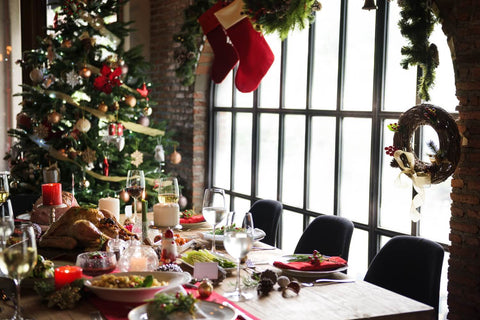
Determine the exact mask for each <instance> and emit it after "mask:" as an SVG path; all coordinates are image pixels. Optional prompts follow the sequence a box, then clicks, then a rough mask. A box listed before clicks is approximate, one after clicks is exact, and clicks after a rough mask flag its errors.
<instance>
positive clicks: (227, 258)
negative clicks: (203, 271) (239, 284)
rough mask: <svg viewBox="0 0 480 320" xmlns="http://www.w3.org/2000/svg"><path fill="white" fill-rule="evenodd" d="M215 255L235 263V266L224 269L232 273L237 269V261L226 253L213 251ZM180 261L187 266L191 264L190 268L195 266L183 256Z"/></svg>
mask: <svg viewBox="0 0 480 320" xmlns="http://www.w3.org/2000/svg"><path fill="white" fill-rule="evenodd" d="M212 254H213V255H216V256H218V257H219V258H222V259H226V260H228V261H231V262H233V263H235V267H232V268H223V267H221V268H222V269H223V270H225V271H226V272H227V273H232V272H233V271H235V270H237V266H236V265H237V262H235V261H233V260H232V259H230V258H229V257H227V256H225V255H220V254H218V253H212ZM179 260H180V261H182V263H184V264H186V265H187V266H189V267H190V268H192V269H193V268H194V266H193V265H191V264H190V263H188V262H186V261H185V260H183V259H182V258H180V259H179ZM240 267H241V266H240Z"/></svg>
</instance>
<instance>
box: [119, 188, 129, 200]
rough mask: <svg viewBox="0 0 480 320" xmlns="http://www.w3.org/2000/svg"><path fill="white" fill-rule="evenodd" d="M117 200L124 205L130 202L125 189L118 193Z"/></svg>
mask: <svg viewBox="0 0 480 320" xmlns="http://www.w3.org/2000/svg"><path fill="white" fill-rule="evenodd" d="M119 198H120V200H122V201H123V202H125V203H127V202H128V201H130V195H129V194H128V192H127V191H125V189H122V191H120V194H119Z"/></svg>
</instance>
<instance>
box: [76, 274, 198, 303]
mask: <svg viewBox="0 0 480 320" xmlns="http://www.w3.org/2000/svg"><path fill="white" fill-rule="evenodd" d="M112 275H115V276H125V275H126V276H129V275H139V276H144V277H145V276H148V275H152V276H153V277H154V278H155V279H157V280H158V281H167V282H168V284H167V285H166V286H162V287H150V288H121V289H119V288H104V287H97V286H93V285H92V281H94V280H97V279H100V278H101V276H98V277H94V278H92V279H89V280H86V281H85V286H86V287H88V288H89V289H90V290H91V291H92V292H93V293H95V294H96V295H97V296H98V297H100V298H102V299H104V300H109V301H116V302H134V303H140V302H144V301H145V300H148V299H151V298H153V296H154V295H155V294H156V293H157V292H159V291H162V290H165V289H169V288H172V287H175V286H178V285H183V284H185V283H187V282H189V281H190V280H191V278H192V277H191V276H190V274H189V273H187V272H161V271H152V272H148V271H144V272H142V271H134V272H118V273H113V274H112Z"/></svg>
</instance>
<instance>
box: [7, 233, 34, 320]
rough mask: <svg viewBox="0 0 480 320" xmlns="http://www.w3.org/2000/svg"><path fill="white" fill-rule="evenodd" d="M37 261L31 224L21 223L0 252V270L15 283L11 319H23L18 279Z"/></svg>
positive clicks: (26, 273)
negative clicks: (13, 308) (13, 310)
mask: <svg viewBox="0 0 480 320" xmlns="http://www.w3.org/2000/svg"><path fill="white" fill-rule="evenodd" d="M36 263H37V245H36V242H35V233H34V231H33V227H32V225H31V224H21V225H19V226H17V227H15V229H14V230H13V232H12V234H11V236H10V238H9V239H8V241H7V244H6V247H5V249H4V250H3V251H1V252H0V270H1V271H2V272H3V273H4V274H6V275H7V276H8V277H9V278H11V279H12V280H13V282H14V283H15V288H16V291H15V301H14V303H15V312H14V315H13V318H11V319H13V320H21V319H25V318H24V317H23V315H22V311H21V308H20V281H21V280H22V279H23V278H25V277H27V276H28V275H29V274H30V272H31V271H32V270H33V268H34V267H35V264H36Z"/></svg>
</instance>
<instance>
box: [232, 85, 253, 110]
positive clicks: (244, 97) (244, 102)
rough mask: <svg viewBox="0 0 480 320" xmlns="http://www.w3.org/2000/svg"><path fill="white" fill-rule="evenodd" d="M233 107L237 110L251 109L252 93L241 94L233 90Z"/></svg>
mask: <svg viewBox="0 0 480 320" xmlns="http://www.w3.org/2000/svg"><path fill="white" fill-rule="evenodd" d="M235 107H237V108H251V107H253V92H249V93H243V92H240V91H238V90H237V89H235Z"/></svg>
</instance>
